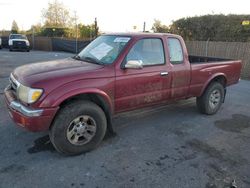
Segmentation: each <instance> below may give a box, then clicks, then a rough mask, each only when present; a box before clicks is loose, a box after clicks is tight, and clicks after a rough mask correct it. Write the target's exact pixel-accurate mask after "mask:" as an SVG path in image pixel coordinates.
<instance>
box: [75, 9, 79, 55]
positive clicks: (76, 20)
mask: <svg viewBox="0 0 250 188" xmlns="http://www.w3.org/2000/svg"><path fill="white" fill-rule="evenodd" d="M75 25H76V54H78V44H77V43H78V25H77V16H76V11H75Z"/></svg>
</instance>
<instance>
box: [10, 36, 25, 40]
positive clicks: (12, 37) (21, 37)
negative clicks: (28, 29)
mask: <svg viewBox="0 0 250 188" xmlns="http://www.w3.org/2000/svg"><path fill="white" fill-rule="evenodd" d="M10 39H27V37H26V36H25V35H10Z"/></svg>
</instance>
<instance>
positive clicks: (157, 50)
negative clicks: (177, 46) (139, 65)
mask: <svg viewBox="0 0 250 188" xmlns="http://www.w3.org/2000/svg"><path fill="white" fill-rule="evenodd" d="M129 60H140V61H142V62H143V66H147V65H161V64H164V63H165V56H164V50H163V45H162V41H161V39H157V38H152V39H141V40H139V41H137V42H136V43H135V45H134V46H133V47H132V48H131V49H130V51H129V53H128V55H127V61H129Z"/></svg>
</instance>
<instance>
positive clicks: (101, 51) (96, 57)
mask: <svg viewBox="0 0 250 188" xmlns="http://www.w3.org/2000/svg"><path fill="white" fill-rule="evenodd" d="M129 40H130V37H125V36H117V35H116V36H113V35H104V36H100V37H98V38H96V39H95V40H94V41H93V42H91V43H90V44H89V45H88V46H87V47H86V48H84V49H83V50H82V51H81V52H80V53H79V54H78V56H76V58H77V59H80V60H83V61H87V62H91V63H97V64H112V63H113V62H114V60H115V59H116V58H117V57H118V55H119V54H120V52H121V51H122V50H123V48H124V46H125V45H126V44H127V43H128V41H129Z"/></svg>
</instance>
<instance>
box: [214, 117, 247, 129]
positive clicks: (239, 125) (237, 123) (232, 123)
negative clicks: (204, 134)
mask: <svg viewBox="0 0 250 188" xmlns="http://www.w3.org/2000/svg"><path fill="white" fill-rule="evenodd" d="M214 124H215V126H216V127H218V128H219V129H222V130H223V131H228V132H236V133H240V132H241V131H242V130H244V129H247V128H249V127H250V117H249V116H245V115H241V114H234V115H232V118H231V119H222V120H218V121H216V122H215V123H214Z"/></svg>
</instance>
